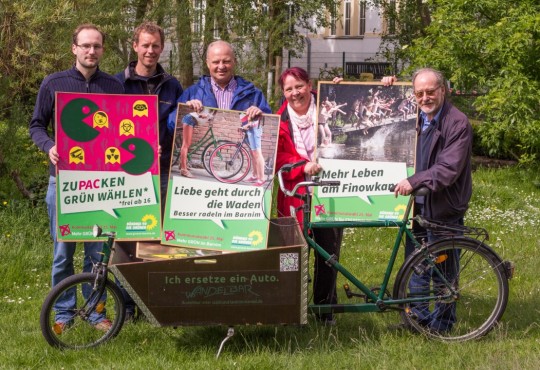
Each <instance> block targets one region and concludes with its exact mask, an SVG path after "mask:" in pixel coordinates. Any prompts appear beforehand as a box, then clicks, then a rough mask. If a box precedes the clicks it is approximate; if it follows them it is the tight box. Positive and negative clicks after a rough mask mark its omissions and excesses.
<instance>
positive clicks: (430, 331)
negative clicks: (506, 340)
mask: <svg viewBox="0 0 540 370" xmlns="http://www.w3.org/2000/svg"><path fill="white" fill-rule="evenodd" d="M450 253H455V255H457V256H459V257H458V260H459V269H457V271H458V273H457V274H455V277H453V276H452V273H451V271H450V270H454V271H455V270H456V268H455V265H454V267H453V266H452V265H453V263H452V262H451V258H449V256H450ZM428 260H430V261H433V262H434V263H435V266H436V269H437V270H439V271H440V272H441V273H443V274H444V276H445V278H446V279H447V280H448V282H450V283H451V284H452V286H453V287H454V289H456V288H457V289H456V292H457V296H454V297H448V295H449V292H450V290H449V289H448V287H447V286H445V285H444V283H440V282H435V281H434V280H433V279H432V278H431V276H433V274H437V272H436V270H435V268H434V267H428V263H429V262H428ZM431 266H433V265H431ZM419 277H420V279H421V278H422V277H424V278H426V280H427V283H426V281H424V282H422V283H419V282H418V278H419ZM508 293H509V287H508V277H507V274H506V271H505V268H504V265H503V261H502V260H501V259H500V257H499V256H498V255H497V254H496V253H495V252H494V251H493V250H492V249H491V248H489V247H488V246H486V245H485V244H483V243H481V242H479V241H477V240H475V239H471V238H467V237H454V238H445V239H441V240H438V241H436V242H434V243H433V244H431V245H429V246H428V247H427V250H418V251H416V252H415V253H414V254H412V255H411V256H410V258H408V259H407V260H406V262H405V263H404V264H403V266H402V268H401V269H400V271H399V272H398V274H397V275H396V283H395V285H394V297H396V298H397V299H405V298H420V297H422V296H424V295H427V296H428V297H429V298H430V300H429V303H428V302H418V303H407V304H403V305H401V308H402V309H403V310H402V311H401V312H400V314H401V318H402V320H403V322H404V324H405V326H406V327H408V328H410V329H412V330H413V331H416V332H418V333H421V334H424V335H426V336H427V337H430V338H433V339H438V340H442V341H449V342H451V341H455V342H458V341H466V340H471V339H477V338H480V337H482V336H484V335H486V334H487V333H488V332H489V331H491V330H492V329H493V328H494V327H495V325H496V324H497V323H498V322H499V320H500V319H501V317H502V315H503V313H504V311H505V309H506V305H507V302H508ZM444 295H446V296H447V297H446V298H444V297H443V296H444ZM426 310H427V311H426ZM434 310H437V311H438V312H439V313H440V315H439V314H435V313H434ZM452 310H454V311H453V313H452ZM426 312H429V313H430V314H428V315H425V313H426ZM452 316H454V318H452ZM435 317H436V318H437V319H435Z"/></svg>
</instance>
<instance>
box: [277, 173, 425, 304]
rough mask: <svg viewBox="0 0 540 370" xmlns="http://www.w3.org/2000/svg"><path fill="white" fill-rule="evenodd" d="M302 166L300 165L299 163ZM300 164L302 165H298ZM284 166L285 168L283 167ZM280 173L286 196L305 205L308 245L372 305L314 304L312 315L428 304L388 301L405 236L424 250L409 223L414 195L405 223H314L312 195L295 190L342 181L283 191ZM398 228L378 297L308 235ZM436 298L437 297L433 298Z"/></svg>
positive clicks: (319, 183)
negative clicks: (335, 230)
mask: <svg viewBox="0 0 540 370" xmlns="http://www.w3.org/2000/svg"><path fill="white" fill-rule="evenodd" d="M300 164H301V163H300ZM295 165H299V164H295ZM293 166H294V165H291V166H289V168H287V169H286V170H290V169H292V168H293ZM284 167H285V166H284ZM281 171H283V168H282V170H280V171H278V179H279V184H280V188H281V189H282V191H284V193H285V194H286V195H289V196H294V197H297V198H299V199H301V200H302V201H303V202H304V204H303V205H302V206H301V207H300V208H301V209H300V210H301V211H302V212H303V213H304V221H303V230H302V232H303V235H304V238H305V240H306V242H307V243H308V246H309V247H310V248H312V249H313V250H314V251H315V253H317V254H319V256H321V257H322V258H323V259H324V260H325V261H326V263H327V264H330V265H331V266H332V267H333V268H334V269H335V270H337V271H338V272H339V273H341V274H342V275H343V276H344V277H345V278H346V279H347V280H348V281H350V282H351V283H352V284H353V285H354V286H355V287H356V288H357V289H359V290H360V291H361V292H362V293H363V294H364V295H365V297H366V300H370V301H371V302H367V303H346V304H311V305H309V310H310V311H311V312H312V313H317V314H325V313H332V312H334V313H345V312H382V311H384V310H386V309H389V308H391V309H396V310H400V308H399V307H398V305H400V304H402V303H410V302H415V301H421V302H426V300H427V299H426V297H421V298H408V299H391V298H385V293H386V291H387V288H388V285H389V282H390V277H391V274H392V271H393V269H394V267H395V262H396V259H397V256H398V251H399V250H400V245H401V243H402V241H403V237H404V236H405V237H409V238H411V240H413V241H414V243H415V244H416V247H417V248H419V247H421V244H420V243H418V241H416V239H415V237H414V235H413V233H412V231H411V230H409V228H408V225H409V224H410V219H409V215H410V212H411V210H412V207H413V204H414V196H411V197H410V199H409V202H408V203H407V207H406V209H405V213H404V215H403V219H402V221H387V220H385V221H366V222H363V221H343V222H311V221H309V219H310V211H311V196H310V195H309V194H297V193H296V191H297V190H298V188H300V187H304V186H336V185H339V181H325V180H322V181H321V180H319V179H318V178H315V180H314V181H304V182H300V183H299V184H297V185H296V186H295V188H294V189H293V190H291V191H287V190H286V189H284V185H283V180H282V176H281ZM392 226H395V227H397V235H396V239H395V242H394V246H393V247H392V250H391V254H390V258H389V260H388V264H387V266H386V271H385V273H384V276H383V279H382V283H381V285H380V290H379V293H378V294H375V293H374V292H373V291H372V290H371V289H370V288H368V287H367V286H366V285H365V284H364V283H363V282H362V281H361V280H360V279H358V278H357V277H356V276H355V275H354V274H353V273H351V272H350V271H349V270H348V269H347V268H346V267H345V266H344V265H342V264H341V263H339V262H338V261H337V260H336V258H335V256H331V255H330V254H328V252H326V251H325V250H324V249H323V248H322V247H321V246H320V245H319V244H317V242H315V240H314V239H313V238H312V237H311V236H310V235H309V231H310V230H311V229H315V228H334V227H339V228H371V227H392ZM433 299H434V298H433Z"/></svg>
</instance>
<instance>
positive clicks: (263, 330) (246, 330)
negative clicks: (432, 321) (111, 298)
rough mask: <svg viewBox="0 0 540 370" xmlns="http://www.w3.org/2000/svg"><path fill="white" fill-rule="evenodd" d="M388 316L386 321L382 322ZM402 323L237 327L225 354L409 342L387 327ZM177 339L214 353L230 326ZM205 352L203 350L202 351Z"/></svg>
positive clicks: (374, 320)
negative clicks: (393, 338) (395, 338)
mask: <svg viewBox="0 0 540 370" xmlns="http://www.w3.org/2000/svg"><path fill="white" fill-rule="evenodd" d="M382 316H385V317H386V318H384V319H383V318H381V317H382ZM397 322H399V318H398V316H397V315H395V314H392V313H390V314H382V315H381V314H374V315H370V314H365V315H362V316H359V315H354V314H345V315H338V316H337V324H336V325H335V326H324V325H321V324H319V323H318V322H316V321H315V320H314V319H313V318H312V317H310V318H309V321H308V324H307V325H298V326H292V325H289V326H276V325H261V326H235V327H234V331H235V334H234V335H233V336H232V337H231V338H230V339H229V340H228V341H227V342H226V343H225V345H224V348H223V352H227V353H234V354H242V353H260V352H261V353H262V352H264V353H267V352H270V353H281V354H282V353H294V352H297V351H305V350H324V351H326V350H339V349H348V348H354V347H356V346H358V344H361V343H365V342H370V343H377V342H380V341H381V338H382V337H384V336H388V335H394V336H395V335H397V336H403V338H404V339H405V338H407V337H408V336H410V335H412V334H410V333H408V332H395V331H389V330H388V326H389V324H392V323H397ZM180 330H182V332H181V334H180V335H174V339H175V340H176V345H177V347H178V349H179V350H187V349H189V348H191V349H193V348H194V347H196V348H198V349H199V350H203V351H204V350H208V351H214V352H215V353H217V350H218V348H219V346H220V343H221V342H222V341H223V340H224V339H225V338H226V336H227V331H228V327H227V326H211V327H184V328H181V329H180ZM203 348H204V349H203Z"/></svg>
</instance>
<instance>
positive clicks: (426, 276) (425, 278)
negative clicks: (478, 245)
mask: <svg viewBox="0 0 540 370" xmlns="http://www.w3.org/2000/svg"><path fill="white" fill-rule="evenodd" d="M453 223H454V224H458V225H463V218H461V219H459V220H458V221H457V222H453ZM420 231H422V230H421V228H420V227H419V226H418V225H417V226H416V227H415V229H414V230H413V232H415V233H416V232H420ZM438 239H440V238H439V237H438V236H436V235H433V233H431V232H430V231H429V230H427V240H428V242H429V243H433V242H435V241H437V240H438ZM413 251H414V244H413V243H412V241H411V240H409V239H408V238H407V241H406V245H405V256H406V257H407V256H409V254H411V253H412V252H413ZM452 252H453V253H451V254H449V255H448V258H447V259H446V260H445V261H444V262H442V263H439V264H438V266H437V267H438V269H439V270H440V271H441V273H442V274H443V275H444V279H446V281H448V282H450V283H453V285H455V286H457V284H458V281H457V279H458V278H459V259H460V252H461V250H459V249H454V250H452ZM419 272H420V271H419ZM430 289H433V291H434V294H436V295H443V294H447V291H446V285H445V283H444V281H443V279H441V277H440V276H438V275H437V274H435V273H433V270H432V269H429V268H428V269H426V270H425V271H422V272H421V273H419V274H418V273H416V272H414V273H413V276H412V277H411V280H410V282H409V293H410V294H413V295H414V293H418V294H422V295H423V294H425V293H426V292H427V291H429V290H430ZM411 308H412V311H413V312H414V314H415V315H416V317H417V321H418V322H419V323H420V324H421V325H423V326H425V327H428V328H430V329H431V330H434V331H438V332H445V331H449V330H451V329H452V327H453V325H454V323H455V322H456V304H455V303H453V302H448V303H447V302H436V303H435V305H434V307H433V311H430V308H429V304H428V303H413V304H411Z"/></svg>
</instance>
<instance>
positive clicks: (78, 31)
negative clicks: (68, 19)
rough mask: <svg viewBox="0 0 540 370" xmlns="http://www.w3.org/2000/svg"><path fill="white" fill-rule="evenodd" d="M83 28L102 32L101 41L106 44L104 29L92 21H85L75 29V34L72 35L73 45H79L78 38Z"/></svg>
mask: <svg viewBox="0 0 540 370" xmlns="http://www.w3.org/2000/svg"><path fill="white" fill-rule="evenodd" d="M82 30H95V31H98V32H99V33H100V34H101V42H102V43H103V44H105V34H104V33H103V31H101V30H100V29H99V28H98V27H97V26H96V25H94V24H92V23H84V24H81V25H79V26H78V27H77V28H75V31H73V36H72V41H71V42H72V43H73V45H78V40H77V39H78V38H79V33H81V31H82Z"/></svg>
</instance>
